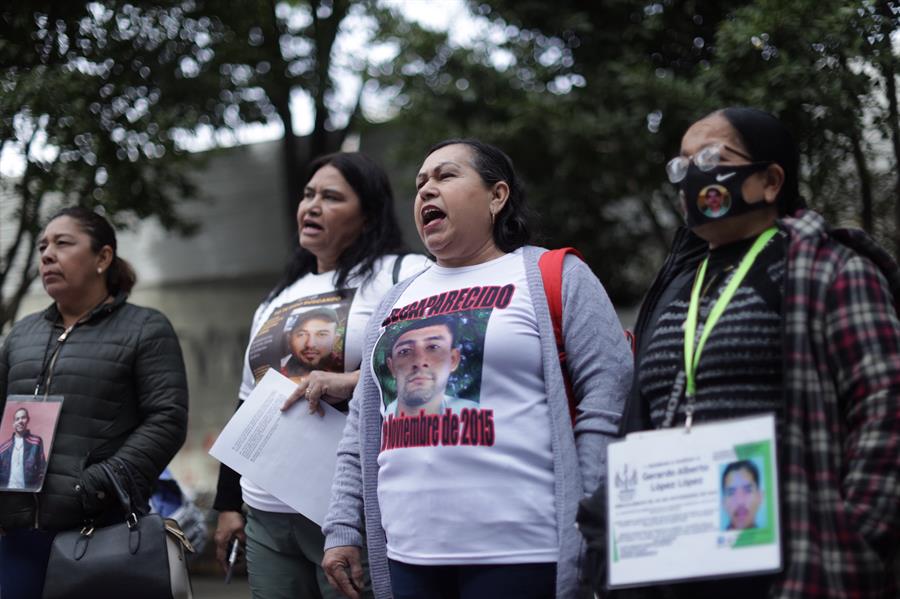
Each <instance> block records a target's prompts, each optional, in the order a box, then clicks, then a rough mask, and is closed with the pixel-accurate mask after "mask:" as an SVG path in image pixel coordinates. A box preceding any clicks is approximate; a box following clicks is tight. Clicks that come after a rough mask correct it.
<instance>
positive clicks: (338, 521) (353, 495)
mask: <svg viewBox="0 0 900 599" xmlns="http://www.w3.org/2000/svg"><path fill="white" fill-rule="evenodd" d="M370 325H371V323H370ZM367 373H368V358H367V357H363V363H362V367H361V368H360V380H359V383H357V385H356V389H354V391H353V398H352V399H351V400H350V412H349V413H348V414H347V422H346V424H345V425H344V434H343V437H342V438H341V442H340V444H339V445H338V450H337V465H336V466H335V471H334V479H333V480H332V483H331V501H330V503H329V505H328V514H327V515H326V516H325V523H324V524H323V525H322V532H323V533H324V534H325V549H326V550H327V549H331V548H332V547H340V546H344V545H356V546H357V547H362V545H363V536H362V531H363V529H364V528H365V527H364V525H363V507H364V505H363V480H362V466H361V463H360V454H359V404H360V401H361V400H362V398H361V395H362V389H363V388H364V386H365V385H364V384H363V379H364V378H366V377H368V376H369V375H368V374H367Z"/></svg>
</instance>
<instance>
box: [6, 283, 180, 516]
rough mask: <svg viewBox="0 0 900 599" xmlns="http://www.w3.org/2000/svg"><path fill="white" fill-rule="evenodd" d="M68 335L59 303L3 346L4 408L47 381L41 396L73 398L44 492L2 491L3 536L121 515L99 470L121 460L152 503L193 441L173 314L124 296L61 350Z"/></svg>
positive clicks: (22, 324) (83, 324)
mask: <svg viewBox="0 0 900 599" xmlns="http://www.w3.org/2000/svg"><path fill="white" fill-rule="evenodd" d="M62 333H63V327H62V322H61V319H60V318H59V313H58V311H57V310H56V307H55V305H53V306H51V307H50V308H48V309H47V310H45V311H44V312H42V313H36V314H31V315H30V316H27V317H25V318H23V319H22V320H21V321H19V322H18V323H16V324H15V326H13V328H12V330H11V331H10V333H9V336H8V337H7V338H6V341H5V343H4V344H3V347H2V348H0V406H5V404H6V398H7V396H8V395H12V394H22V395H33V394H34V393H35V386H36V385H37V384H38V381H39V379H43V381H44V382H43V383H41V387H40V393H39V396H40V397H43V396H44V394H45V393H46V392H49V394H51V395H62V396H63V397H64V401H63V406H62V413H61V416H60V419H59V424H58V426H57V429H56V438H55V441H54V444H53V449H52V451H51V454H50V461H49V464H48V467H47V475H46V478H45V480H44V487H43V489H42V490H41V492H40V493H37V494H29V493H0V528H3V529H12V528H27V527H38V528H42V529H47V530H63V529H71V528H76V527H79V526H81V525H82V524H83V523H84V522H86V521H94V522H95V523H102V522H105V521H109V520H111V519H112V518H113V517H119V514H120V511H119V510H118V506H117V504H116V500H115V498H114V492H113V490H112V486H111V485H110V482H109V480H108V479H107V478H106V476H105V475H104V474H103V471H102V469H101V468H100V467H99V466H98V465H97V464H98V463H99V462H101V461H103V460H106V459H108V458H109V457H111V456H113V455H116V456H118V457H119V458H121V459H122V460H123V461H124V462H125V463H126V464H127V465H128V466H130V468H129V469H130V471H131V474H132V476H133V478H134V479H135V482H136V484H137V486H138V487H139V489H138V490H139V491H140V492H141V494H142V495H143V496H144V497H149V495H150V491H151V489H152V487H153V485H154V483H155V481H156V479H157V477H158V476H159V473H160V472H162V470H163V468H165V466H166V465H167V464H168V463H169V460H171V459H172V456H174V455H175V453H176V452H177V451H178V449H179V448H180V447H181V445H182V443H183V442H184V438H185V432H186V429H187V403H188V402H187V397H188V392H187V380H186V377H185V372H184V362H183V360H182V357H181V348H180V347H179V345H178V338H177V337H176V336H175V331H174V330H172V325H171V324H170V323H169V321H168V320H167V319H166V317H165V316H163V315H162V314H160V313H159V312H157V311H156V310H152V309H149V308H141V307H138V306H134V305H131V304H128V303H126V302H125V295H124V294H122V295H120V296H119V297H117V298H116V299H115V301H113V302H112V303H108V304H104V305H102V306H100V307H98V308H96V309H95V310H94V311H93V312H92V313H91V314H90V315H89V316H87V317H86V318H84V319H82V321H80V322H79V324H77V325H76V326H75V328H74V329H73V330H72V331H71V333H70V334H69V335H68V336H67V338H66V340H65V341H64V342H62V343H60V341H59V337H60V336H61V335H62ZM57 348H58V350H59V351H58V354H57V356H56V359H55V361H54V360H53V359H52V357H53V354H54V352H55V351H56V350H57ZM45 365H46V366H45ZM51 365H52V368H51ZM42 370H47V371H48V372H47V374H45V375H44V376H43V377H42V376H41V374H42Z"/></svg>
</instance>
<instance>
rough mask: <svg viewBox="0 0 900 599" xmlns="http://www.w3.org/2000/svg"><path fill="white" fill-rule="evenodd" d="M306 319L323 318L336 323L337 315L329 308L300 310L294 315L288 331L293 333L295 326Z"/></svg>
mask: <svg viewBox="0 0 900 599" xmlns="http://www.w3.org/2000/svg"><path fill="white" fill-rule="evenodd" d="M307 320H324V321H327V322H333V323H335V324H337V322H338V315H337V312H335V311H334V310H333V309H331V308H313V309H312V310H307V311H306V312H301V313H300V314H298V315H297V316H296V318H295V319H294V322H293V323H292V324H291V328H290V333H293V332H294V331H295V330H297V328H298V327H299V326H300V325H301V324H303V323H304V322H306V321H307Z"/></svg>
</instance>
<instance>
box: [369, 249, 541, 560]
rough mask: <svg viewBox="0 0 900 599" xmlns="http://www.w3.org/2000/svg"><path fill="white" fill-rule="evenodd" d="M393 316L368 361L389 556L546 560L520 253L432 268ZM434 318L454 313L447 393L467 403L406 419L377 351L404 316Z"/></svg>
mask: <svg viewBox="0 0 900 599" xmlns="http://www.w3.org/2000/svg"><path fill="white" fill-rule="evenodd" d="M509 286H511V287H512V293H511V295H509V297H505V296H504V297H503V301H502V302H500V303H498V302H497V301H494V299H495V298H496V297H498V294H497V293H494V291H496V289H497V287H500V288H504V289H507V290H508V289H509ZM491 288H492V289H493V291H492V292H490V293H488V292H487V291H486V290H487V289H491ZM454 292H456V293H454ZM441 294H445V295H443V296H442V295H441ZM499 295H500V296H503V293H501V294H499ZM429 298H430V299H429ZM492 298H494V299H492ZM507 301H508V303H506V302H507ZM425 306H427V307H425ZM485 306H488V307H487V308H485ZM467 308H468V309H467ZM392 313H393V314H397V315H398V320H397V322H396V323H395V322H393V321H391V322H390V324H388V326H386V327H385V328H384V329H383V331H382V337H381V340H380V341H379V343H377V344H376V346H375V353H374V354H373V364H372V369H373V375H374V376H375V378H376V380H378V381H379V383H380V385H381V388H382V394H383V397H382V400H383V401H382V414H383V415H384V417H385V421H384V425H383V427H382V432H383V438H382V444H381V447H382V451H381V453H380V454H379V458H378V463H379V466H380V469H379V474H378V500H379V507H380V509H381V515H382V526H383V527H384V530H385V532H386V537H387V555H388V557H389V558H391V559H394V560H397V561H400V562H403V563H408V564H414V565H451V564H513V563H532V562H535V563H536V562H556V561H557V559H558V555H559V551H558V546H559V545H558V539H557V536H558V535H557V527H556V513H555V507H554V488H555V487H554V475H553V454H552V450H551V434H550V416H549V409H548V405H547V396H546V390H545V386H544V376H543V364H542V361H541V356H542V351H541V346H540V337H539V333H538V326H537V321H536V318H535V313H534V308H533V306H532V302H531V294H530V293H529V289H528V284H527V280H526V276H525V264H524V261H523V257H522V251H521V250H518V251H515V252H512V253H510V254H506V255H504V256H502V257H500V258H497V259H495V260H491V261H489V262H486V263H483V264H478V265H475V266H469V267H461V268H442V267H440V266H437V265H434V266H431V267H430V268H429V269H428V270H427V271H426V272H424V273H422V274H421V275H419V276H418V277H417V278H416V279H415V280H414V281H413V282H412V283H411V284H410V286H409V287H408V288H407V289H406V290H405V291H404V293H403V295H402V296H401V297H400V298H399V300H398V301H397V303H396V304H395V306H394V312H392ZM435 314H444V315H446V316H449V317H450V318H452V319H454V322H455V323H456V324H455V329H456V335H457V338H456V340H455V341H454V343H456V345H457V348H458V349H459V351H460V356H459V358H458V360H459V365H458V366H457V367H456V369H455V370H454V371H453V373H452V374H451V375H450V377H449V380H448V382H447V384H446V387H447V389H446V394H447V395H448V396H457V395H458V396H459V397H461V398H462V399H464V400H466V401H468V402H473V403H474V405H477V408H471V407H464V408H462V409H449V408H446V409H445V411H444V414H442V415H440V416H429V415H426V414H424V412H422V413H420V416H418V417H415V416H413V417H406V418H405V421H404V417H401V416H398V415H396V407H395V406H396V403H397V400H396V399H395V398H394V396H393V393H398V394H399V392H397V391H395V386H396V385H397V384H400V383H397V382H396V377H394V376H392V373H393V371H391V374H387V373H388V370H387V366H386V364H387V357H388V356H395V357H396V356H397V354H396V353H391V352H396V351H397V348H399V347H401V344H402V342H403V339H404V331H405V330H406V329H410V330H412V329H414V328H415V326H416V325H415V324H414V323H413V322H412V321H413V320H416V319H421V318H428V317H430V316H435ZM401 315H402V316H401ZM485 321H486V322H485ZM428 322H434V321H428ZM485 325H486V326H485ZM395 327H396V328H395ZM389 346H390V347H389ZM379 348H380V349H379ZM423 351H424V350H423ZM423 360H424V358H423ZM404 388H406V387H404ZM445 403H446V402H445ZM385 404H387V405H385ZM454 417H455V419H454ZM454 425H456V428H454ZM436 428H439V429H440V430H436Z"/></svg>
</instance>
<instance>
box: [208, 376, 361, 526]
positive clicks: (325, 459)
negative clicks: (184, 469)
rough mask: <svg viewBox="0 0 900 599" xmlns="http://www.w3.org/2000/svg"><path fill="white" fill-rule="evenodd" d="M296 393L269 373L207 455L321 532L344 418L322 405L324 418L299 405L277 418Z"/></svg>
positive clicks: (292, 385) (289, 383) (289, 384)
mask: <svg viewBox="0 0 900 599" xmlns="http://www.w3.org/2000/svg"><path fill="white" fill-rule="evenodd" d="M296 387H297V385H296V384H295V383H294V382H292V381H291V380H290V379H288V378H287V377H285V376H284V375H282V374H281V373H279V372H277V371H276V370H274V369H271V368H270V369H269V371H268V372H266V374H265V375H264V376H263V378H262V379H260V381H259V382H258V383H257V384H256V387H254V389H253V392H252V393H250V396H249V397H248V398H247V401H245V402H244V404H243V405H242V406H241V407H240V408H239V409H238V411H237V412H235V414H234V416H232V417H231V420H229V421H228V424H226V425H225V428H224V429H222V432H221V433H220V434H219V437H218V438H217V439H216V442H215V443H214V444H213V446H212V448H211V449H210V450H209V454H210V455H211V456H213V457H214V458H216V459H217V460H219V461H220V462H222V463H223V464H225V465H226V466H228V467H230V468H231V469H233V470H235V471H237V472H238V473H239V474H240V475H241V476H246V477H247V478H248V479H249V480H251V481H253V482H254V483H256V484H257V485H259V486H260V487H262V488H263V489H265V490H266V491H268V492H269V493H271V494H272V495H274V496H275V497H277V498H278V499H279V500H281V501H283V502H284V503H286V504H288V505H289V506H291V507H292V508H294V509H295V510H297V511H298V512H300V513H301V514H303V515H304V516H306V517H307V518H309V519H310V520H312V521H313V522H315V523H316V524H318V525H320V526H321V525H322V523H323V522H324V521H325V514H326V512H327V511H328V501H329V498H330V496H331V479H332V478H333V477H334V468H335V464H336V462H337V447H338V443H339V442H340V440H341V435H342V434H343V431H344V422H345V421H346V419H347V418H346V416H345V415H344V414H342V413H341V412H339V411H338V410H336V409H334V408H333V407H331V406H330V405H328V404H326V403H325V402H320V404H319V405H321V406H322V407H323V408H324V410H325V416H319V415H318V414H310V413H309V410H308V409H307V407H306V402H305V401H300V402H298V403H296V404H294V405H293V406H292V407H291V408H290V409H289V410H287V411H286V412H282V411H281V406H282V404H284V401H285V400H286V399H287V398H288V396H289V395H290V394H291V392H292V391H293V390H294V389H295V388H296Z"/></svg>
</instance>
